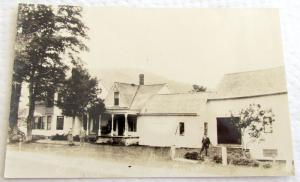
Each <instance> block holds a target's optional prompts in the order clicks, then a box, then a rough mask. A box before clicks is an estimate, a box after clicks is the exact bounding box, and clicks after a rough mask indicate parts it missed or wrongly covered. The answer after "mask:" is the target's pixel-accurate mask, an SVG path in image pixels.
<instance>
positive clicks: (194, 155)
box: [184, 152, 204, 160]
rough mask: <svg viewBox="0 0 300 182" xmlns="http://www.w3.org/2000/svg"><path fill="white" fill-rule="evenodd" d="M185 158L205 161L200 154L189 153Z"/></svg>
mask: <svg viewBox="0 0 300 182" xmlns="http://www.w3.org/2000/svg"><path fill="white" fill-rule="evenodd" d="M184 158H186V159H192V160H204V159H203V157H202V156H200V154H199V153H198V152H188V153H186V154H185V155H184Z"/></svg>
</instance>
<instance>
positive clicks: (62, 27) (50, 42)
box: [10, 4, 88, 141]
mask: <svg viewBox="0 0 300 182" xmlns="http://www.w3.org/2000/svg"><path fill="white" fill-rule="evenodd" d="M81 11H82V9H81V8H80V7H75V6H59V7H58V8H56V9H53V8H52V6H46V5H25V4H21V5H20V6H19V17H18V27H17V29H18V31H17V32H18V34H17V39H18V40H20V41H19V42H18V43H19V44H20V45H21V46H20V47H21V48H20V49H19V50H21V51H18V52H20V54H17V56H16V58H17V59H15V65H14V67H16V69H15V68H14V71H15V72H14V74H15V75H16V77H13V79H15V78H18V79H15V80H13V83H15V81H18V84H19V82H23V81H25V82H27V83H28V85H29V86H28V90H29V104H28V105H29V112H28V116H27V140H28V141H30V140H31V132H32V123H33V122H34V121H33V120H34V117H33V116H34V110H35V103H36V101H40V100H42V101H43V100H46V99H47V97H49V93H54V92H56V91H57V89H58V88H59V86H60V85H61V84H62V83H63V81H64V79H65V73H66V71H67V69H68V67H69V66H68V64H67V63H66V59H64V61H63V58H65V57H66V55H68V56H69V58H70V60H71V62H72V63H75V62H76V61H78V60H79V58H78V57H76V56H75V55H76V54H78V53H79V52H81V51H85V50H87V47H86V46H85V44H84V43H83V39H86V38H88V37H87V35H86V30H87V27H86V26H85V25H84V24H83V23H82V21H81ZM18 66H19V69H18ZM12 91H13V93H12V97H14V96H16V97H15V100H14V101H13V102H12V104H11V105H12V106H14V108H13V109H14V110H16V107H15V106H16V104H17V105H18V103H17V102H18V100H19V95H20V93H21V88H20V89H13V90H12ZM50 95H51V94H50ZM52 95H53V94H52ZM14 117H15V116H13V115H12V117H11V118H12V119H11V120H15V118H14ZM11 120H10V121H11ZM11 125H14V122H12V124H11Z"/></svg>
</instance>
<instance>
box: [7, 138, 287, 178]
mask: <svg viewBox="0 0 300 182" xmlns="http://www.w3.org/2000/svg"><path fill="white" fill-rule="evenodd" d="M284 169H285V168H284V165H280V164H276V165H274V166H273V167H272V168H269V169H264V168H261V167H256V168H254V167H244V166H233V165H228V166H222V165H221V164H215V163H213V162H210V161H206V162H201V163H189V162H182V161H172V160H171V159H170V156H169V148H161V147H145V146H127V147H126V146H111V145H94V144H86V145H85V146H78V145H76V146H68V145H56V144H40V143H31V144H22V147H21V150H20V149H19V146H18V145H17V144H14V145H8V147H7V152H6V164H5V177H8V178H63V177H67V178H72V177H73V178H88V177H89V178H95V177H176V176H177V177H197V176H231V175H237V176H241V175H247V176H261V175H266V176H272V175H277V176H278V175H279V176H280V175H287V172H285V170H284Z"/></svg>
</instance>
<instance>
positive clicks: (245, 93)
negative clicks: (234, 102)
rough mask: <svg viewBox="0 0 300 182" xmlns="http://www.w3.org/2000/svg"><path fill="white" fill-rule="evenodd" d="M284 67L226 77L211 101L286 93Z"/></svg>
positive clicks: (227, 75) (232, 74)
mask: <svg viewBox="0 0 300 182" xmlns="http://www.w3.org/2000/svg"><path fill="white" fill-rule="evenodd" d="M286 92H287V88H286V79H285V71H284V67H276V68H270V69H264V70H256V71H247V72H240V73H231V74H226V75H224V77H223V79H222V81H221V82H220V84H219V85H218V87H217V91H216V93H215V94H213V95H212V96H211V97H210V99H224V98H237V97H250V96H262V95H270V94H277V93H286Z"/></svg>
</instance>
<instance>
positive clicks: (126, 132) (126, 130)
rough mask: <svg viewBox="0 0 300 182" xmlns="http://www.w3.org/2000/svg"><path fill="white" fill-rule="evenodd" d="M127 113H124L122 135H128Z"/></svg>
mask: <svg viewBox="0 0 300 182" xmlns="http://www.w3.org/2000/svg"><path fill="white" fill-rule="evenodd" d="M127 117H128V114H127V113H126V114H125V131H124V136H128V118H127Z"/></svg>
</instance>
